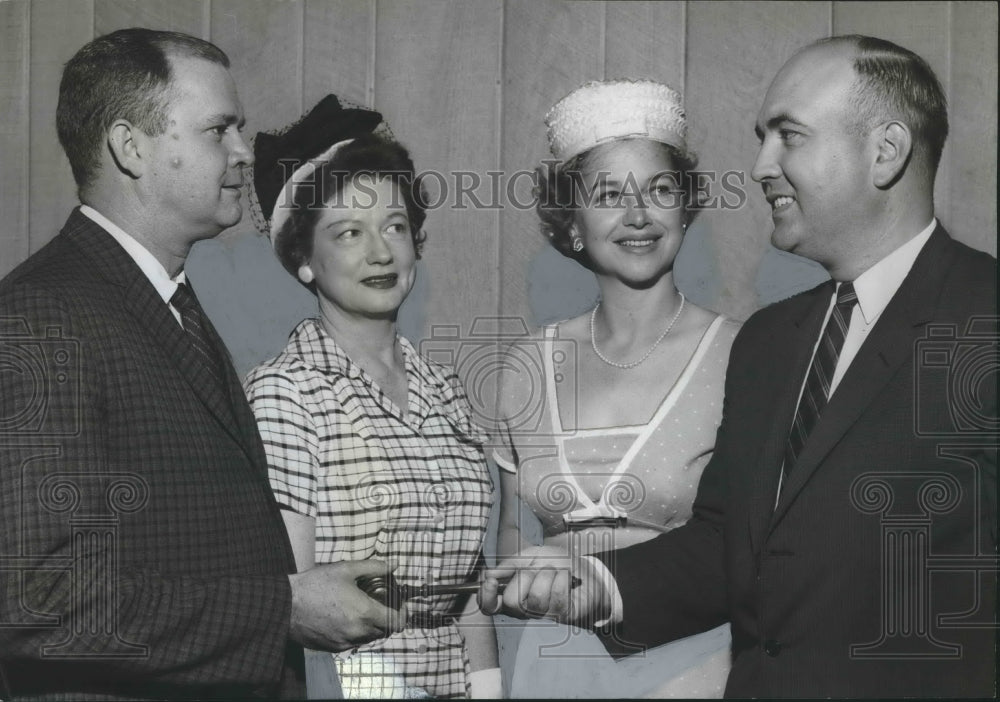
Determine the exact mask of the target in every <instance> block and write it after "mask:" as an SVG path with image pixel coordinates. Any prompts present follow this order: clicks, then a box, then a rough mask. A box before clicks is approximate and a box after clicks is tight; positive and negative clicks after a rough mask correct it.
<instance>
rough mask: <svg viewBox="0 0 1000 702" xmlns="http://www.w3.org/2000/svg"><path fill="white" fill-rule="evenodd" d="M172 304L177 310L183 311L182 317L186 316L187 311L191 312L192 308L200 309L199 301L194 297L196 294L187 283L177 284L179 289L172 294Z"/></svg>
mask: <svg viewBox="0 0 1000 702" xmlns="http://www.w3.org/2000/svg"><path fill="white" fill-rule="evenodd" d="M170 304H171V305H173V306H174V307H176V308H177V311H178V312H180V313H181V318H183V317H184V313H185V312H189V311H190V310H195V311H197V309H198V303H197V302H196V301H195V299H194V294H193V293H192V292H191V288H189V287H188V286H187V284H186V283H178V284H177V289H176V290H175V291H174V294H173V295H171V296H170Z"/></svg>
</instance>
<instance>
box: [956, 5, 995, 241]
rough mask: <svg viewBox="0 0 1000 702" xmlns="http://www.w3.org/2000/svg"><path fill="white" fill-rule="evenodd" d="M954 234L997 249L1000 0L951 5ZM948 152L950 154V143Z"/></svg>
mask: <svg viewBox="0 0 1000 702" xmlns="http://www.w3.org/2000/svg"><path fill="white" fill-rule="evenodd" d="M951 51H952V53H951V80H949V81H948V83H949V85H950V86H951V95H950V96H949V105H948V107H949V116H950V119H951V136H950V137H948V140H949V142H950V170H951V188H950V190H949V192H948V193H947V196H946V197H945V198H944V201H945V202H947V203H948V204H949V205H950V207H951V216H950V217H949V221H948V222H947V223H946V224H947V225H948V226H950V227H951V229H949V231H950V232H951V234H952V236H954V237H956V238H957V239H959V240H960V241H963V242H965V243H966V244H969V245H970V246H974V247H976V248H977V249H980V250H982V251H988V252H989V253H991V254H992V255H993V256H996V255H997V148H996V144H997V61H996V56H997V6H996V4H995V3H986V2H982V3H981V2H961V3H955V4H954V5H953V6H952V8H951ZM945 157H946V158H948V157H949V151H948V150H947V149H946V151H945Z"/></svg>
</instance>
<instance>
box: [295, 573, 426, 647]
mask: <svg viewBox="0 0 1000 702" xmlns="http://www.w3.org/2000/svg"><path fill="white" fill-rule="evenodd" d="M388 571H389V567H388V566H387V565H386V564H385V563H383V562H382V561H376V560H367V561H341V562H339V563H330V564H328V565H320V566H316V567H314V568H310V569H309V570H307V571H304V572H302V573H296V574H294V575H289V576H288V581H289V583H291V586H292V624H291V630H290V632H289V637H290V638H291V639H292V640H293V641H295V642H297V643H300V644H302V645H303V646H305V647H306V648H312V649H316V650H320V651H345V650H347V649H349V648H354V647H355V646H359V645H360V644H363V643H367V642H368V641H372V640H374V639H380V638H384V637H385V636H388V635H389V634H391V633H394V632H397V631H402V630H403V627H404V626H405V625H406V616H405V614H404V613H403V612H397V611H395V610H392V609H389V608H388V607H385V606H383V605H381V604H380V603H379V602H377V601H376V600H374V599H372V598H371V597H369V596H368V595H366V594H365V593H364V591H363V590H361V589H359V588H358V585H357V583H356V582H355V581H356V580H357V579H358V578H359V577H361V576H362V575H383V576H384V575H385V574H386V573H387V572H388Z"/></svg>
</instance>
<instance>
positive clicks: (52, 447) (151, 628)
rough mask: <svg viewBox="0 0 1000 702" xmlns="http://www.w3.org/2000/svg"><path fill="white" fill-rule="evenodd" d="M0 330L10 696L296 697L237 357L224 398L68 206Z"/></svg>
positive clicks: (10, 298)
mask: <svg viewBox="0 0 1000 702" xmlns="http://www.w3.org/2000/svg"><path fill="white" fill-rule="evenodd" d="M0 320H2V323H3V327H2V328H0V334H2V336H0V350H2V351H3V353H2V357H3V359H4V363H3V364H2V368H0V481H2V482H0V666H2V667H0V671H2V672H3V678H4V680H3V682H4V684H5V685H6V687H7V690H6V695H9V696H11V697H13V698H17V697H19V696H42V697H56V698H58V697H66V698H75V699H78V698H81V697H98V698H100V697H126V698H142V697H160V698H162V697H201V698H204V697H219V696H241V697H246V696H265V697H274V696H277V695H279V694H289V695H292V696H301V695H302V694H303V692H304V688H303V687H302V680H301V666H302V661H301V649H298V648H297V647H294V646H291V645H289V644H288V643H287V634H288V627H289V620H290V610H291V593H290V588H289V585H288V581H287V577H286V574H287V573H289V572H293V571H294V561H293V559H292V554H291V548H290V545H289V543H288V538H287V535H286V533H285V530H284V527H283V524H282V520H281V517H280V512H279V508H278V506H277V504H276V502H275V500H274V497H273V495H272V493H271V489H270V487H269V484H268V481H267V466H266V462H265V458H264V453H263V447H262V445H261V442H260V438H259V435H258V433H257V429H256V424H255V422H254V418H253V415H252V413H251V412H250V409H249V407H248V405H247V403H246V400H245V398H244V395H243V391H242V388H241V384H240V382H239V379H238V378H237V376H236V374H235V371H234V370H233V369H232V367H231V365H230V364H227V371H228V372H227V376H228V377H227V378H226V386H225V387H219V384H218V382H217V381H213V380H212V376H211V375H210V374H209V373H207V372H206V371H205V370H204V368H203V367H202V366H201V364H200V361H199V359H198V357H197V354H196V352H195V351H194V350H193V348H192V347H191V346H190V345H189V342H188V341H187V339H186V337H185V335H184V332H183V330H182V328H181V327H180V325H178V323H177V321H176V319H175V318H174V317H173V315H172V314H171V312H170V310H169V308H168V307H167V305H165V304H164V302H163V300H162V298H160V297H159V296H158V295H157V293H156V291H155V289H154V288H153V286H152V284H151V283H150V282H149V280H148V279H147V278H146V277H145V275H144V274H143V273H142V271H141V270H140V269H139V267H138V266H137V265H136V264H135V263H134V261H133V260H132V259H131V258H130V257H129V256H128V254H127V253H125V251H124V250H123V249H122V248H121V247H120V246H119V245H118V244H117V242H115V241H114V239H113V238H112V237H111V236H110V235H109V234H107V233H106V232H105V231H104V230H103V229H101V228H100V227H99V226H98V225H97V224H95V223H94V222H93V221H91V220H90V219H89V218H88V217H86V216H84V215H82V214H81V213H80V212H79V211H74V212H73V214H72V215H71V216H70V218H69V220H68V222H67V223H66V225H65V227H64V228H63V230H62V232H61V233H60V234H59V235H58V236H57V237H56V238H55V239H54V240H53V241H52V242H50V243H49V244H48V245H47V246H45V247H44V248H43V249H42V250H40V251H39V252H38V253H36V254H35V255H33V256H31V257H30V258H29V259H28V260H27V261H25V262H24V263H23V264H22V265H21V266H20V267H18V268H17V269H16V270H15V271H13V272H12V273H11V274H10V275H9V276H8V277H7V278H5V279H4V280H3V281H2V283H0ZM210 334H211V335H213V336H214V341H215V343H216V344H217V346H218V347H219V348H220V350H221V352H222V354H223V355H225V347H224V346H223V343H222V341H221V339H219V338H218V335H217V334H216V333H215V331H214V329H211V330H210ZM0 697H3V698H4V699H8V697H7V696H5V694H4V693H2V692H0Z"/></svg>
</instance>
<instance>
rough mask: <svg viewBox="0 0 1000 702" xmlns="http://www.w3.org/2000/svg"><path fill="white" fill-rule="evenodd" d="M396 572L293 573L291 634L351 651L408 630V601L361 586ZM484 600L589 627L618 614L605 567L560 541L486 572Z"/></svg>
mask: <svg viewBox="0 0 1000 702" xmlns="http://www.w3.org/2000/svg"><path fill="white" fill-rule="evenodd" d="M389 570H390V569H389V566H388V565H387V564H386V563H385V562H383V561H378V560H374V559H370V560H364V561H340V562H338V563H331V564H327V565H320V566H315V567H313V568H310V569H309V570H306V571H303V572H301V573H296V574H293V575H290V576H288V579H289V583H290V584H291V589H292V616H291V627H290V637H291V638H292V639H293V640H294V641H296V642H298V643H300V644H302V645H303V646H305V647H307V648H311V649H316V650H321V651H345V650H348V649H351V648H354V647H357V646H360V645H361V644H364V643H367V642H368V641H372V640H375V639H380V638H384V637H386V636H388V635H390V634H392V633H395V632H399V631H402V630H403V629H404V627H405V626H406V616H407V615H406V606H405V604H404V605H403V607H402V608H401V609H400V610H394V609H391V608H389V607H386V606H385V605H383V604H381V603H380V602H379V601H377V600H375V599H373V598H372V597H370V596H369V595H368V594H367V593H365V592H364V590H362V589H361V588H360V587H359V586H358V579H359V578H361V577H363V576H385V575H386V574H387V573H388V572H389ZM501 583H504V584H505V585H504V586H501ZM501 590H502V592H501ZM478 599H479V608H480V609H481V610H482V611H483V612H484V613H485V614H497V613H499V612H504V613H505V614H509V615H511V616H514V617H519V618H530V619H538V618H543V617H544V618H548V619H554V620H556V621H558V622H562V623H565V624H571V625H573V626H578V627H583V628H588V629H589V628H593V627H594V625H595V624H596V623H598V622H601V621H603V620H606V619H607V618H608V617H609V616H610V613H611V594H610V593H608V592H607V590H606V588H605V586H604V583H603V582H602V580H601V575H600V572H599V570H598V567H597V566H596V565H595V564H594V563H593V562H592V561H591V560H590V559H588V558H580V557H576V556H571V555H570V554H569V553H568V552H567V551H565V550H563V549H560V548H556V547H552V546H537V547H534V548H529V549H525V550H524V551H521V552H520V553H519V554H517V555H516V556H513V557H511V558H508V559H506V560H504V561H503V562H502V563H500V564H499V565H498V566H497V567H496V568H491V569H487V570H485V571H483V574H482V577H481V580H480V588H479V593H478Z"/></svg>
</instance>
